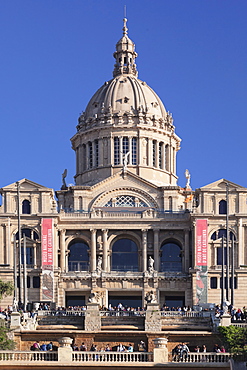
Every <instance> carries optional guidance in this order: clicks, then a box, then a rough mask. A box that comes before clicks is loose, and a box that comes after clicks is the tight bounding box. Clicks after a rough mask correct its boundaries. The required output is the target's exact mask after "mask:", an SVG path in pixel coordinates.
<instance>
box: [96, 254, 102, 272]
mask: <svg viewBox="0 0 247 370" xmlns="http://www.w3.org/2000/svg"><path fill="white" fill-rule="evenodd" d="M96 271H97V272H101V271H102V257H101V256H99V257H98V260H97V266H96Z"/></svg>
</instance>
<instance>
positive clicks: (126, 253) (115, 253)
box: [111, 238, 139, 271]
mask: <svg viewBox="0 0 247 370" xmlns="http://www.w3.org/2000/svg"><path fill="white" fill-rule="evenodd" d="M111 269H112V271H138V270H139V263H138V246H137V244H136V243H135V242H134V241H133V240H132V239H129V238H121V239H118V240H116V241H115V242H114V243H113V245H112V260H111Z"/></svg>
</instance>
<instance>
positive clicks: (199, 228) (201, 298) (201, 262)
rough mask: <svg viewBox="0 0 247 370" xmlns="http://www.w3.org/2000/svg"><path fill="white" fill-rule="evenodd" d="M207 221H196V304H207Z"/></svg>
mask: <svg viewBox="0 0 247 370" xmlns="http://www.w3.org/2000/svg"><path fill="white" fill-rule="evenodd" d="M207 270H208V221H207V220H196V300H197V302H196V304H203V303H208V302H207V301H208V285H207V272H208V271H207Z"/></svg>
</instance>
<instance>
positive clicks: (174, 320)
mask: <svg viewBox="0 0 247 370" xmlns="http://www.w3.org/2000/svg"><path fill="white" fill-rule="evenodd" d="M212 326H213V324H212V319H211V317H193V318H191V317H186V316H166V317H162V318H161V327H162V330H185V331H186V330H190V331H191V330H193V331H194V330H195V331H197V330H198V331H199V330H204V331H211V330H212Z"/></svg>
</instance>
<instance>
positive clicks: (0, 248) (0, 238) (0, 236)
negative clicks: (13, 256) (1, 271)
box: [0, 223, 6, 264]
mask: <svg viewBox="0 0 247 370" xmlns="http://www.w3.org/2000/svg"><path fill="white" fill-rule="evenodd" d="M5 228H6V224H4V223H3V224H1V226H0V231H1V233H0V263H1V264H3V263H5V261H4V253H5V251H4V246H5Z"/></svg>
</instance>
